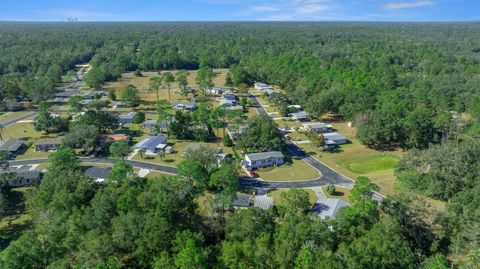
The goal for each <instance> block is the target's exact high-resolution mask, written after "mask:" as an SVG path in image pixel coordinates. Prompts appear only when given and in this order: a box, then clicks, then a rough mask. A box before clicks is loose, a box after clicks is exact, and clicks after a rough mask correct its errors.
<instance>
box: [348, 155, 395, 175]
mask: <svg viewBox="0 0 480 269" xmlns="http://www.w3.org/2000/svg"><path fill="white" fill-rule="evenodd" d="M398 161H399V159H398V158H396V157H392V156H382V155H379V156H375V155H372V156H368V157H361V158H356V159H351V160H344V161H340V162H339V163H340V164H341V165H343V166H344V167H345V168H347V169H348V170H350V171H352V172H354V173H357V174H367V173H371V172H377V171H385V170H390V169H394V168H395V166H396V165H397V163H398Z"/></svg>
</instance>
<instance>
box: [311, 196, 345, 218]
mask: <svg viewBox="0 0 480 269" xmlns="http://www.w3.org/2000/svg"><path fill="white" fill-rule="evenodd" d="M347 206H350V203H348V202H345V201H343V200H340V199H334V198H319V199H317V201H316V202H315V204H314V205H313V207H312V212H313V214H315V215H317V216H318V217H319V218H320V219H321V220H326V219H331V220H333V219H335V215H336V214H337V213H338V211H340V209H342V208H344V207H347Z"/></svg>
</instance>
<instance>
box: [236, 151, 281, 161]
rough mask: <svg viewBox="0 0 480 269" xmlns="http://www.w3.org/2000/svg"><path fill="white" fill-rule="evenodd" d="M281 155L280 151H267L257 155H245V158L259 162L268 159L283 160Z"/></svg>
mask: <svg viewBox="0 0 480 269" xmlns="http://www.w3.org/2000/svg"><path fill="white" fill-rule="evenodd" d="M283 157H284V156H283V153H281V152H280V151H268V152H257V153H250V154H245V158H248V159H249V160H250V161H252V162H253V161H259V160H265V159H268V158H283Z"/></svg>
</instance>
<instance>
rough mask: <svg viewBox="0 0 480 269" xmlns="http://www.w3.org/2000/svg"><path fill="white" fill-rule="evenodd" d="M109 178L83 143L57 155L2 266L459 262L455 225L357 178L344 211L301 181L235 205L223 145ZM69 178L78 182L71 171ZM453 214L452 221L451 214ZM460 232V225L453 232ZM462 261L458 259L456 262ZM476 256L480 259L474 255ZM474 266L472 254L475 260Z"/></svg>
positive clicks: (124, 169)
mask: <svg viewBox="0 0 480 269" xmlns="http://www.w3.org/2000/svg"><path fill="white" fill-rule="evenodd" d="M117 160H118V161H117V163H116V164H115V165H114V167H113V169H112V172H111V173H110V174H109V176H108V181H107V182H105V183H95V182H94V181H93V180H92V179H91V178H88V177H86V176H85V175H84V173H83V170H82V167H81V166H80V160H79V159H78V157H77V156H76V155H75V151H74V150H72V149H70V148H67V147H61V148H60V149H59V150H58V151H57V152H56V153H54V154H52V156H51V159H50V162H51V164H50V166H49V169H48V172H47V174H46V175H45V177H44V179H43V180H42V182H41V184H40V185H39V186H38V187H37V188H35V191H34V192H33V194H32V196H31V197H30V198H28V200H27V203H26V204H27V207H28V212H29V214H30V215H31V217H32V228H31V229H29V230H27V231H25V232H24V233H23V234H22V235H21V236H20V238H19V239H18V240H16V241H14V242H12V243H11V244H10V246H9V247H8V248H7V249H5V250H4V251H3V252H2V255H1V256H0V266H1V267H2V268H6V269H8V268H182V269H190V268H303V269H313V268H325V269H327V268H328V269H331V268H429V269H433V268H435V269H439V268H445V269H446V268H449V266H450V265H449V262H448V261H447V259H446V258H445V257H446V255H447V254H448V253H449V242H450V241H449V239H450V237H449V236H450V235H451V233H450V232H451V231H454V229H453V228H452V226H450V222H449V219H448V218H445V215H444V213H442V212H441V211H435V210H432V209H431V208H429V207H427V206H426V204H425V203H424V202H423V201H422V200H421V199H418V197H410V196H402V197H397V198H394V199H386V200H384V201H383V202H382V203H380V204H378V203H377V202H375V201H374V200H372V192H373V190H375V189H376V186H375V185H374V184H372V183H370V181H369V180H368V178H364V177H363V178H358V180H357V181H356V183H355V187H354V188H353V190H352V191H351V195H350V201H351V203H352V205H351V206H350V207H347V208H344V209H342V210H341V211H340V212H339V213H338V214H337V216H336V218H335V219H334V220H326V221H320V220H319V219H318V216H314V215H310V213H309V212H310V208H311V205H310V203H309V198H308V193H307V192H305V191H304V190H301V189H293V190H290V191H287V192H285V193H284V194H282V197H281V198H282V201H283V203H282V204H281V205H280V204H279V205H277V207H276V208H273V209H270V210H267V211H264V210H261V209H258V208H253V207H252V208H248V209H243V210H237V211H232V210H230V209H229V208H230V207H229V205H230V204H231V203H232V201H233V199H234V198H235V195H236V193H237V190H238V185H237V177H238V168H237V167H236V164H234V163H223V164H222V165H221V166H219V164H218V162H217V158H216V156H215V150H214V149H213V148H210V149H209V148H206V147H204V148H200V149H199V150H196V151H190V152H189V153H188V154H187V156H186V160H184V161H183V162H182V163H181V164H180V165H179V173H178V175H176V176H169V177H161V178H156V179H145V178H139V177H138V176H137V175H136V174H135V173H134V171H133V168H132V167H130V166H129V165H127V164H125V163H124V162H123V161H122V160H121V159H120V158H119V159H117ZM66 179H68V180H66ZM452 224H453V223H452ZM454 235H455V233H454V234H453V235H452V236H454ZM456 264H458V263H456ZM471 264H473V263H471ZM467 265H468V264H467Z"/></svg>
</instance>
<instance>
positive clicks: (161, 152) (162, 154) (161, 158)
mask: <svg viewBox="0 0 480 269" xmlns="http://www.w3.org/2000/svg"><path fill="white" fill-rule="evenodd" d="M157 154H158V157H160V160H162V161H163V158H165V151H163V150H159V151H158V153H157Z"/></svg>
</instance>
